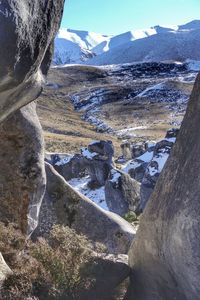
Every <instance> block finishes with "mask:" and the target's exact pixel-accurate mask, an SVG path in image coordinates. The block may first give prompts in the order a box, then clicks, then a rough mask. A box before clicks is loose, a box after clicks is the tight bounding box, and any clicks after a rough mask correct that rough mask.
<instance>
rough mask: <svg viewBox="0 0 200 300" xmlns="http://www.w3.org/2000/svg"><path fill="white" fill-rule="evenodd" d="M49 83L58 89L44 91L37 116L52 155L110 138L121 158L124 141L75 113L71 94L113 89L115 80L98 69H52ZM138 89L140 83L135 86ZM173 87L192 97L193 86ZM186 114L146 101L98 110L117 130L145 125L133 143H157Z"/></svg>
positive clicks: (107, 122) (116, 103)
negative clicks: (103, 131) (173, 122)
mask: <svg viewBox="0 0 200 300" xmlns="http://www.w3.org/2000/svg"><path fill="white" fill-rule="evenodd" d="M48 81H49V83H54V84H55V83H56V84H57V85H58V86H59V88H58V89H53V88H52V87H51V86H48V87H46V88H45V90H44V92H43V93H42V95H41V96H40V98H39V100H38V108H37V109H38V115H39V118H40V121H41V124H42V127H43V130H44V135H45V141H46V150H47V151H50V152H64V153H74V152H79V151H80V148H81V147H86V146H87V145H88V144H89V143H90V142H91V140H99V139H109V140H112V141H113V144H114V146H115V154H116V156H119V155H121V149H120V144H121V139H120V138H117V137H116V136H115V135H114V134H102V133H98V132H96V130H95V128H94V126H91V125H90V124H89V123H87V122H85V121H83V120H82V119H81V113H80V112H77V111H75V110H74V108H73V105H72V103H71V101H70V98H69V95H70V94H71V93H76V92H79V91H83V90H84V89H91V88H94V87H97V86H98V87H101V86H104V87H109V88H113V87H114V83H113V78H110V77H109V76H107V73H106V72H105V71H103V70H101V69H99V68H98V67H93V66H68V67H67V68H59V69H57V68H54V69H51V71H50V73H49V77H48ZM134 84H135V85H136V88H137V86H138V84H139V83H134ZM168 85H170V86H172V88H177V89H180V90H183V91H185V92H187V93H188V94H189V92H190V91H191V89H192V84H191V83H190V84H189V83H188V84H187V83H186V84H182V83H180V82H178V81H176V80H173V81H169V83H168ZM183 115H184V111H183V112H180V113H176V115H174V113H173V112H172V111H170V110H169V108H168V107H167V104H166V103H150V102H149V101H148V100H147V99H146V100H145V99H143V100H142V101H141V100H139V99H138V100H137V101H136V102H135V103H134V102H133V103H132V104H128V105H124V101H117V102H114V103H109V104H105V105H103V106H102V107H101V109H100V111H99V117H100V119H101V120H103V121H104V122H105V123H106V124H107V125H109V126H110V127H112V128H113V129H115V130H121V129H125V128H127V127H138V126H143V127H146V129H142V130H141V129H138V130H136V131H134V133H135V134H136V135H137V137H131V141H132V142H137V141H141V140H142V141H144V140H158V139H161V138H163V137H164V136H165V134H166V131H167V130H168V129H169V128H171V127H174V125H172V121H176V122H178V123H180V121H181V120H182V118H183Z"/></svg>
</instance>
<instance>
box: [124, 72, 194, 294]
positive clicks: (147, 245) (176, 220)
mask: <svg viewBox="0 0 200 300" xmlns="http://www.w3.org/2000/svg"><path fill="white" fill-rule="evenodd" d="M199 103H200V75H198V77H197V80H196V83H195V86H194V89H193V92H192V95H191V97H190V101H189V104H188V108H187V112H186V115H185V118H184V120H183V123H182V126H181V129H180V132H179V135H178V137H177V141H176V144H175V146H174V147H173V150H172V153H171V155H170V158H169V160H168V162H167V164H166V167H165V168H164V170H163V172H162V174H161V175H160V177H159V180H158V182H157V184H156V187H155V190H154V192H153V194H152V196H151V198H150V200H149V202H148V205H147V207H146V209H145V211H144V215H143V217H142V218H141V222H140V227H139V230H138V232H137V235H136V238H135V240H134V242H133V244H132V246H131V249H130V251H129V262H130V266H131V267H132V277H131V286H130V290H129V293H128V295H127V299H128V300H132V299H135V300H146V299H148V300H158V299H159V300H160V299H162V300H169V299H176V300H193V299H199V295H200V285H199V282H200V252H199V248H200V218H199V213H200V201H199V195H200V185H199V182H200V171H199V170H200V160H199V152H200V138H199V131H198V130H197V129H198V128H199V124H200V105H199Z"/></svg>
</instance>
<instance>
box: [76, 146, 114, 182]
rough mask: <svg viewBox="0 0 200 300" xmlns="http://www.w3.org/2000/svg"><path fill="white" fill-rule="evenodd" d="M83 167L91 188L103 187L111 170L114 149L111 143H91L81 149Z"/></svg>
mask: <svg viewBox="0 0 200 300" xmlns="http://www.w3.org/2000/svg"><path fill="white" fill-rule="evenodd" d="M81 152H82V155H83V157H84V159H85V166H86V169H87V170H88V173H89V175H90V178H91V187H92V186H94V187H96V186H103V185H105V183H106V180H107V179H108V175H109V173H110V170H111V169H112V168H113V155H114V148H113V144H112V142H111V141H93V142H92V143H91V144H89V145H88V148H84V149H82V151H81Z"/></svg>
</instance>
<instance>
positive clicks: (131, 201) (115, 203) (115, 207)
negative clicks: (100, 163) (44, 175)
mask: <svg viewBox="0 0 200 300" xmlns="http://www.w3.org/2000/svg"><path fill="white" fill-rule="evenodd" d="M105 199H106V203H107V205H108V208H109V210H110V211H112V212H114V213H116V214H118V215H120V216H124V215H125V214H126V213H128V212H129V211H130V210H131V211H134V212H136V211H137V209H138V206H139V203H140V183H138V182H137V181H136V180H134V179H132V178H131V177H130V176H129V175H128V174H125V173H123V172H120V171H118V170H116V169H112V170H111V172H110V175H109V178H108V180H107V181H106V185H105Z"/></svg>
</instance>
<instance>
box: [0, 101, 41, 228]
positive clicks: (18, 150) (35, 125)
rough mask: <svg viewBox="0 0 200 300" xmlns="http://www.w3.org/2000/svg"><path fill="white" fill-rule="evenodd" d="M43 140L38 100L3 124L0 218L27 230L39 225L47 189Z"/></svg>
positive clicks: (0, 160)
mask: <svg viewBox="0 0 200 300" xmlns="http://www.w3.org/2000/svg"><path fill="white" fill-rule="evenodd" d="M43 153H44V141H43V135H42V128H41V125H40V122H39V120H38V117H37V114H36V109H35V103H31V104H29V105H27V106H25V107H23V108H21V109H20V110H19V111H17V112H16V113H14V114H13V115H12V116H10V117H8V118H7V120H6V121H4V122H3V124H1V125H0V162H1V172H0V201H1V210H0V220H1V221H4V222H14V223H17V224H18V225H19V227H20V228H21V229H22V231H23V232H24V233H27V232H28V233H30V232H31V231H32V230H33V229H34V228H35V227H36V225H37V219H38V214H39V208H40V204H41V200H42V197H43V194H44V190H45V182H46V177H45V170H44V155H43Z"/></svg>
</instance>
